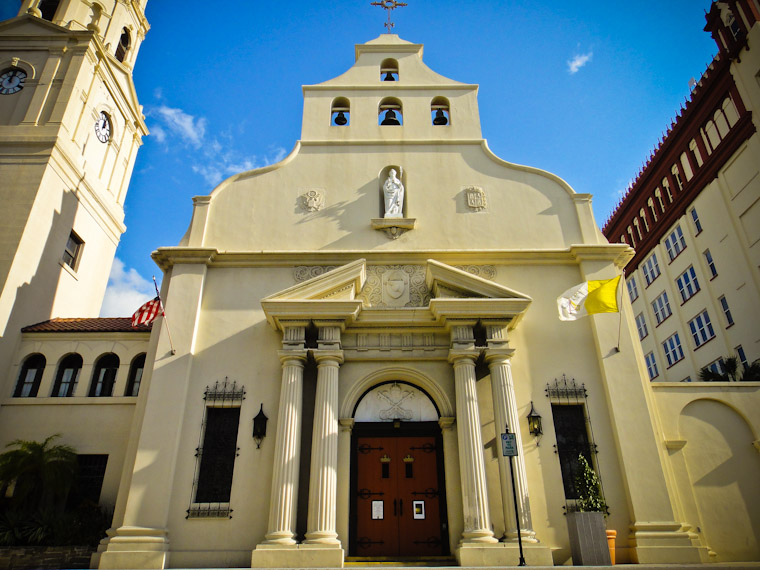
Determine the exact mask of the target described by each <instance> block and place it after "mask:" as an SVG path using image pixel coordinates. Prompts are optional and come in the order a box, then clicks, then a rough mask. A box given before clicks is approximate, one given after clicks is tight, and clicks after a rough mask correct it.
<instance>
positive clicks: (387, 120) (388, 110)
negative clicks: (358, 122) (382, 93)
mask: <svg viewBox="0 0 760 570" xmlns="http://www.w3.org/2000/svg"><path fill="white" fill-rule="evenodd" d="M377 122H378V124H379V125H382V126H384V127H387V126H399V125H403V124H404V109H403V107H402V105H401V101H399V100H398V99H396V98H395V97H386V98H385V99H383V100H382V101H380V104H379V105H378V106H377Z"/></svg>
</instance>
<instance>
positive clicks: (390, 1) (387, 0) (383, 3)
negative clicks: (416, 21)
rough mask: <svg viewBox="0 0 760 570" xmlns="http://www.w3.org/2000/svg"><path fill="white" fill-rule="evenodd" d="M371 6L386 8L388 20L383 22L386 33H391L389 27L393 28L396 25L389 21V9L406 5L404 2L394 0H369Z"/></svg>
mask: <svg viewBox="0 0 760 570" xmlns="http://www.w3.org/2000/svg"><path fill="white" fill-rule="evenodd" d="M370 4H371V5H372V6H380V7H381V8H382V9H383V10H388V21H387V22H385V24H383V26H385V28H386V29H387V30H388V32H387V33H389V34H390V33H391V28H395V27H396V25H395V24H394V23H393V22H391V10H395V9H396V8H400V7H402V6H406V3H404V2H397V1H396V0H380V1H379V2H370Z"/></svg>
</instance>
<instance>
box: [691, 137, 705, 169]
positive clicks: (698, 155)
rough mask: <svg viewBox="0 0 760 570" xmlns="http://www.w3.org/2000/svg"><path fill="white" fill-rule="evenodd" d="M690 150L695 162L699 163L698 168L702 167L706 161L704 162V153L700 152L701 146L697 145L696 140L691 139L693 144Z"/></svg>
mask: <svg viewBox="0 0 760 570" xmlns="http://www.w3.org/2000/svg"><path fill="white" fill-rule="evenodd" d="M689 150H690V151H691V154H692V156H693V157H694V160H695V161H697V167H700V166H702V165H703V164H704V163H705V161H704V160H702V153H701V152H700V151H699V146H698V145H697V141H695V140H694V139H691V142H690V143H689Z"/></svg>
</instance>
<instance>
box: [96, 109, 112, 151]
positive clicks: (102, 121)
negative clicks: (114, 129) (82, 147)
mask: <svg viewBox="0 0 760 570" xmlns="http://www.w3.org/2000/svg"><path fill="white" fill-rule="evenodd" d="M95 135H96V136H97V137H98V140H99V141H100V142H102V143H104V142H108V140H109V139H110V138H111V118H110V117H109V116H108V115H107V114H106V113H105V112H103V111H101V112H100V116H99V117H98V120H97V121H95Z"/></svg>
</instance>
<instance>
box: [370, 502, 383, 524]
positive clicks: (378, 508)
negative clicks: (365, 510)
mask: <svg viewBox="0 0 760 570" xmlns="http://www.w3.org/2000/svg"><path fill="white" fill-rule="evenodd" d="M382 519H383V502H382V501H372V520H382Z"/></svg>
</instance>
